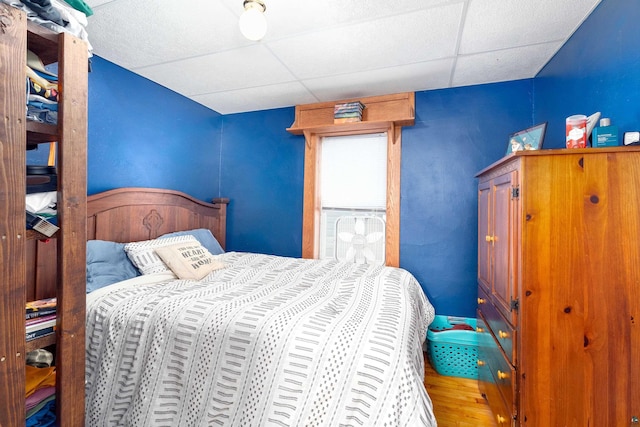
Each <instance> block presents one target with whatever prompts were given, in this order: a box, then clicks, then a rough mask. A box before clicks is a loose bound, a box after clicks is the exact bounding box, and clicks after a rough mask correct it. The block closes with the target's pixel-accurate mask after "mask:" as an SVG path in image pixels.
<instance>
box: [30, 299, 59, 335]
mask: <svg viewBox="0 0 640 427" xmlns="http://www.w3.org/2000/svg"><path fill="white" fill-rule="evenodd" d="M56 305H57V301H56V298H46V299H41V300H37V301H31V302H28V303H27V306H26V325H27V326H26V329H27V341H32V340H35V339H36V338H41V337H46V336H47V335H52V334H54V333H55V332H56Z"/></svg>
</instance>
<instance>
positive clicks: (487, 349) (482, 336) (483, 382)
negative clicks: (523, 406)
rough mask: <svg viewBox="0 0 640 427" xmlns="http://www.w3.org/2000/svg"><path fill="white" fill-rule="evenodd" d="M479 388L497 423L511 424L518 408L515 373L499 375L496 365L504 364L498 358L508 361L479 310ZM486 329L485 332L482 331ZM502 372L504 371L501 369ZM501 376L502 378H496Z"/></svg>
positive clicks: (499, 425) (500, 424)
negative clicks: (515, 404) (514, 386)
mask: <svg viewBox="0 0 640 427" xmlns="http://www.w3.org/2000/svg"><path fill="white" fill-rule="evenodd" d="M477 322H478V323H477V324H478V331H479V335H478V388H479V389H480V393H482V394H483V395H484V396H485V398H486V399H487V402H488V403H489V407H490V408H491V412H492V413H493V415H494V419H495V421H496V425H497V426H498V427H501V426H511V425H513V424H512V423H513V420H514V419H515V414H516V413H517V412H516V409H515V407H514V401H515V390H514V389H512V388H511V387H512V384H513V383H514V382H513V381H512V380H511V379H513V378H514V377H513V375H514V373H513V372H512V371H511V372H510V373H509V375H508V376H507V377H505V375H502V374H500V375H498V370H499V369H500V368H496V366H502V365H501V364H500V362H499V359H498V358H501V359H502V360H503V361H504V363H507V365H508V362H506V360H505V359H504V357H502V352H501V351H500V347H499V346H498V343H497V342H496V340H495V339H494V338H493V335H491V333H490V332H489V330H488V328H487V326H486V323H485V320H484V319H483V317H482V314H481V313H480V312H479V311H478V321H477ZM482 331H484V332H482ZM501 372H502V371H501ZM497 376H499V377H500V378H496V377H497Z"/></svg>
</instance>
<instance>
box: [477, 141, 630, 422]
mask: <svg viewBox="0 0 640 427" xmlns="http://www.w3.org/2000/svg"><path fill="white" fill-rule="evenodd" d="M477 177H478V179H479V186H478V199H479V201H478V215H479V217H478V330H479V331H480V332H481V335H480V346H479V347H480V348H479V360H478V364H479V368H480V369H479V386H480V391H481V392H482V394H483V395H485V396H486V398H487V399H488V402H489V405H490V407H491V409H492V411H493V413H494V417H495V419H496V422H497V425H499V426H536V427H561V426H575V427H587V426H594V427H609V426H611V427H613V426H616V427H618V426H633V425H640V423H638V422H637V420H638V418H640V147H615V148H607V149H576V150H541V151H530V152H518V153H516V154H514V155H510V156H508V157H505V158H504V159H502V160H500V161H498V162H496V163H494V164H493V165H491V166H489V167H488V168H486V169H484V170H482V171H481V172H480V173H479V174H478V175H477Z"/></svg>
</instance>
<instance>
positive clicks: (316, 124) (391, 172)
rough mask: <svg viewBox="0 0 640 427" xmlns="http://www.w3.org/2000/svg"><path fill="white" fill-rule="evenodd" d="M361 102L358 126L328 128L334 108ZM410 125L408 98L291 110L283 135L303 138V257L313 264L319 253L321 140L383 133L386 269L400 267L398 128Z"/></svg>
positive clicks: (412, 100) (411, 101) (407, 95)
mask: <svg viewBox="0 0 640 427" xmlns="http://www.w3.org/2000/svg"><path fill="white" fill-rule="evenodd" d="M351 101H361V102H362V103H363V104H364V105H365V106H366V107H365V110H364V114H363V120H362V121H361V122H355V123H340V124H334V123H333V106H334V105H335V104H337V103H341V102H351ZM414 121H415V95H414V93H413V92H407V93H401V94H394V95H384V96H379V97H370V98H361V99H355V100H344V101H336V102H325V103H319V104H307V105H302V106H296V119H295V122H294V124H293V125H292V126H291V127H290V128H288V129H287V130H288V131H289V132H291V133H293V134H298V135H299V134H303V135H304V137H305V155H304V195H303V217H302V257H303V258H314V259H317V258H318V256H319V251H320V209H321V203H320V191H319V190H320V188H319V173H320V161H321V158H322V147H321V141H322V138H323V137H326V136H348V135H362V134H372V133H381V132H386V134H387V202H386V215H387V223H386V229H385V239H386V248H385V258H386V265H388V266H392V267H399V266H400V164H401V157H402V127H403V126H412V125H413V124H414Z"/></svg>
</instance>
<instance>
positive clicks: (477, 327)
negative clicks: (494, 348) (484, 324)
mask: <svg viewBox="0 0 640 427" xmlns="http://www.w3.org/2000/svg"><path fill="white" fill-rule="evenodd" d="M476 332H477V333H479V334H481V333H483V332H484V328H481V327H480V326H476Z"/></svg>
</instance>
